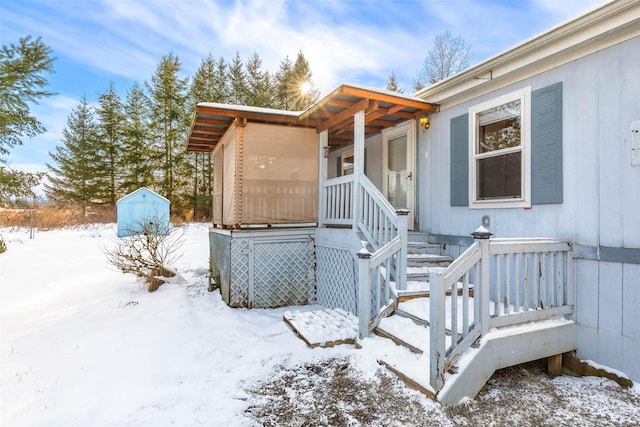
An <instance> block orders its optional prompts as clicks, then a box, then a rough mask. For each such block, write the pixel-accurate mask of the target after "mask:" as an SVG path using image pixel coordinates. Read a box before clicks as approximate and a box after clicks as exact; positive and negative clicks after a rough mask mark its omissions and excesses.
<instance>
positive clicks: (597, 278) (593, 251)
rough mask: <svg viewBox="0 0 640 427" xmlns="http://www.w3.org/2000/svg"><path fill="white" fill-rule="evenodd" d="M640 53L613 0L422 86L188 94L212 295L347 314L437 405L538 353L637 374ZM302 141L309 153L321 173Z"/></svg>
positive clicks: (639, 7)
mask: <svg viewBox="0 0 640 427" xmlns="http://www.w3.org/2000/svg"><path fill="white" fill-rule="evenodd" d="M637 52H640V2H638V1H637V0H618V1H614V2H609V3H606V4H604V5H602V6H599V7H597V8H595V9H593V10H591V11H589V12H587V13H585V14H584V15H582V16H579V17H577V18H575V19H573V20H571V21H569V22H566V23H564V24H562V25H560V26H558V27H556V28H553V29H551V30H549V31H547V32H544V33H542V34H540V35H538V36H536V37H534V38H532V39H530V40H527V41H525V42H524V43H522V44H520V45H517V46H514V47H513V48H511V49H509V50H507V51H505V52H503V53H500V54H498V55H496V56H495V57H493V58H489V59H487V60H486V61H484V62H482V63H479V64H477V65H475V66H473V67H472V68H469V69H467V70H465V71H463V72H461V73H459V74H457V75H456V76H452V77H450V78H448V79H446V80H443V81H440V82H438V83H436V84H434V85H431V86H429V87H427V88H425V89H423V90H421V91H420V92H418V93H416V94H414V95H406V94H400V93H394V92H387V91H384V90H379V89H373V88H365V87H361V86H356V85H348V84H343V85H340V86H339V87H338V88H336V89H335V90H333V91H332V92H330V93H329V94H327V95H326V96H325V97H324V98H322V99H321V100H319V101H318V102H317V103H315V104H314V105H312V106H311V107H309V108H308V109H307V110H305V111H303V112H296V113H293V112H288V111H279V110H268V109H260V108H255V107H246V106H233V105H223V104H214V103H200V104H198V105H197V106H196V115H195V119H194V123H193V125H192V128H191V132H190V136H189V141H188V149H189V150H191V151H209V152H212V154H213V157H214V183H215V185H216V186H217V187H215V188H214V206H213V210H214V220H213V227H212V228H211V229H210V231H209V237H210V268H211V274H212V277H213V278H214V281H215V282H216V283H217V284H218V286H219V287H220V292H221V295H222V298H223V299H224V300H225V301H226V302H227V303H228V304H229V305H230V306H233V307H270V306H278V305H294V304H295V305H300V304H305V303H314V304H318V305H321V306H323V307H326V308H327V309H329V310H334V312H336V311H337V309H339V310H340V311H341V312H349V313H351V314H353V315H356V316H357V317H358V321H359V323H358V331H357V335H358V336H359V339H361V340H365V339H366V338H367V337H368V336H369V334H370V333H376V334H379V335H381V336H384V337H387V338H391V339H393V340H394V342H396V343H397V344H400V345H401V346H402V347H406V349H404V348H403V349H402V351H405V352H413V353H418V354H422V355H424V356H423V357H419V358H415V360H416V365H415V366H409V365H408V362H407V361H408V360H413V359H411V358H409V357H398V358H395V357H394V355H393V354H391V353H389V355H388V357H387V356H385V358H383V359H381V360H380V363H381V364H383V365H385V366H387V367H389V368H390V369H391V370H392V371H393V372H396V373H400V374H401V378H411V380H412V387H417V388H418V389H420V390H421V391H423V392H424V393H425V394H427V395H431V396H434V397H436V398H437V399H438V400H439V401H441V402H443V403H445V404H453V403H457V402H459V401H460V400H461V399H462V398H464V397H465V396H471V397H473V396H475V395H476V394H477V393H478V391H479V390H480V389H481V388H482V386H483V385H484V383H485V382H486V381H487V379H488V378H490V377H491V375H492V374H493V372H494V371H495V370H496V369H502V368H504V367H507V366H512V365H516V364H519V363H524V362H527V361H531V360H538V359H543V358H548V359H547V360H548V362H549V371H550V372H551V373H552V374H554V375H555V374H556V373H559V372H561V369H560V368H561V363H562V360H563V357H567V358H569V357H573V356H572V355H575V356H576V357H577V358H580V359H584V360H592V361H595V362H597V363H600V364H602V365H606V366H609V367H611V368H614V369H617V370H619V371H622V372H624V373H625V374H626V375H628V376H629V377H630V378H631V379H633V380H635V381H640V358H638V357H637V355H638V353H640V322H639V321H638V320H639V317H638V306H639V304H640V286H639V285H640V281H639V279H638V278H639V277H640V216H639V215H638V212H640V192H639V191H638V190H637V186H638V183H640V103H638V102H637V94H638V93H640V78H639V77H640V74H639V70H640V55H638V54H637ZM292 128H293V129H296V130H299V133H300V134H302V133H305V134H306V133H309V131H311V133H312V136H314V137H315V138H314V141H312V142H310V143H308V144H309V146H312V147H311V148H308V147H307V145H306V144H307V143H306V137H305V138H302V137H299V135H297V133H294V132H293V131H292V130H291V129H292ZM313 132H315V135H313ZM286 144H291V147H288V146H287V147H285V148H282V147H283V146H285V145H286ZM294 148H297V149H299V150H300V152H301V153H304V154H308V153H312V151H313V148H315V158H316V159H317V164H318V166H317V169H315V170H317V171H318V176H317V183H316V180H312V182H307V181H311V180H303V179H301V177H302V172H303V171H309V170H311V169H310V167H309V166H307V165H306V164H305V163H303V161H306V160H308V159H307V158H306V157H304V156H302V155H301V154H299V153H298V152H296V151H294ZM284 172H287V173H288V175H289V176H286V175H284ZM309 195H311V196H316V197H315V198H314V199H315V200H316V202H315V203H314V204H311V203H304V205H305V206H310V208H311V209H312V212H311V215H307V212H306V211H305V212H304V213H305V215H301V214H300V213H299V212H301V209H300V203H299V200H300V198H301V197H302V196H309ZM309 197H310V196H309ZM480 224H482V225H483V227H478V226H479V225H480ZM443 260H444V261H446V262H450V264H449V265H444V263H443V264H442V265H435V266H434V265H429V264H434V262H435V261H438V262H440V261H443ZM309 318H311V317H309ZM294 320H295V319H294ZM325 323H326V322H325ZM292 326H293V324H292ZM313 326H318V324H316V325H313ZM295 328H296V332H298V333H300V334H301V335H304V331H301V329H299V328H298V326H296V327H295ZM355 335H356V334H355V333H354V337H355ZM325 341H330V340H325ZM310 345H311V344H310ZM372 345H374V344H372ZM363 348H366V346H363ZM398 351H399V352H400V350H398ZM416 385H417V386H416Z"/></svg>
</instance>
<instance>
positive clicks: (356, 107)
mask: <svg viewBox="0 0 640 427" xmlns="http://www.w3.org/2000/svg"><path fill="white" fill-rule="evenodd" d="M368 107H369V99H363V100H361V101H359V102H356V103H355V104H353V105H352V106H351V107H349V108H347V109H346V110H344V111H342V112H340V113H338V114H336V115H335V116H334V117H333V118H331V119H329V120H327V121H326V122H324V123H322V124H321V125H320V127H318V132H321V131H323V130H325V129H330V128H332V127H334V126H337V125H339V124H340V123H342V122H344V121H345V120H350V119H351V120H352V119H353V117H352V116H353V115H354V114H355V113H357V112H358V111H362V110H366V109H367V108H368Z"/></svg>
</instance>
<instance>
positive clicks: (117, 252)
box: [103, 218, 184, 292]
mask: <svg viewBox="0 0 640 427" xmlns="http://www.w3.org/2000/svg"><path fill="white" fill-rule="evenodd" d="M130 231H131V233H130V234H132V235H131V236H128V237H122V238H120V240H119V242H118V244H117V245H116V247H115V248H114V249H113V250H108V249H103V251H104V253H105V255H106V256H107V260H108V261H109V262H110V263H111V264H112V265H113V266H115V267H116V268H117V269H118V270H120V271H122V272H123V273H133V274H135V275H136V276H137V277H140V278H143V279H144V280H145V281H146V283H147V289H148V291H149V292H153V291H155V290H157V289H158V288H159V287H160V286H161V285H162V284H163V283H164V282H165V281H166V279H167V278H170V277H173V276H175V275H176V271H175V270H174V269H173V268H172V267H171V265H172V264H173V263H175V262H176V261H177V260H178V259H180V257H181V255H182V254H181V253H180V252H179V249H180V247H181V246H182V244H183V243H184V230H182V229H176V228H170V229H168V230H167V227H166V226H165V225H164V224H163V221H161V220H159V219H158V218H146V219H144V220H141V221H139V222H138V223H137V225H136V226H134V227H133V228H132V230H130Z"/></svg>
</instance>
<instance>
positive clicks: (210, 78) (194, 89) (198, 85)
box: [189, 53, 229, 107]
mask: <svg viewBox="0 0 640 427" xmlns="http://www.w3.org/2000/svg"><path fill="white" fill-rule="evenodd" d="M221 65H222V66H221ZM189 96H190V104H193V105H192V107H195V105H196V104H197V103H198V102H220V103H223V102H225V101H226V100H227V98H228V96H229V89H228V72H227V69H226V63H225V62H224V59H223V58H220V61H219V62H216V60H215V59H214V58H213V55H211V53H209V54H208V55H207V56H205V57H204V58H202V61H201V62H200V66H199V67H198V70H196V74H195V76H194V77H193V81H192V83H191V89H190V90H189Z"/></svg>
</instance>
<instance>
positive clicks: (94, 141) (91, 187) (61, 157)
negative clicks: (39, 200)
mask: <svg viewBox="0 0 640 427" xmlns="http://www.w3.org/2000/svg"><path fill="white" fill-rule="evenodd" d="M94 114H95V113H94V111H93V109H92V108H91V106H90V105H89V103H88V102H87V98H86V97H84V96H83V97H82V99H81V100H80V102H79V104H78V105H77V106H76V107H75V108H74V109H73V111H72V112H71V114H70V115H69V118H68V119H67V125H66V127H65V128H64V129H63V130H62V143H63V145H61V146H60V145H59V146H57V147H56V151H55V153H49V155H50V156H51V159H52V160H53V162H55V165H51V164H49V163H47V168H48V169H49V171H50V172H49V174H48V176H49V184H45V192H46V193H47V196H48V197H49V198H50V199H51V200H53V201H56V202H62V203H69V202H74V203H80V205H81V206H82V214H83V216H86V209H87V205H88V204H90V203H93V202H95V201H96V198H97V197H99V193H100V189H99V188H98V186H97V183H96V179H95V177H96V175H97V174H98V172H99V171H98V164H99V161H98V160H99V157H100V150H99V136H98V125H97V124H96V121H95V115H94Z"/></svg>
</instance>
